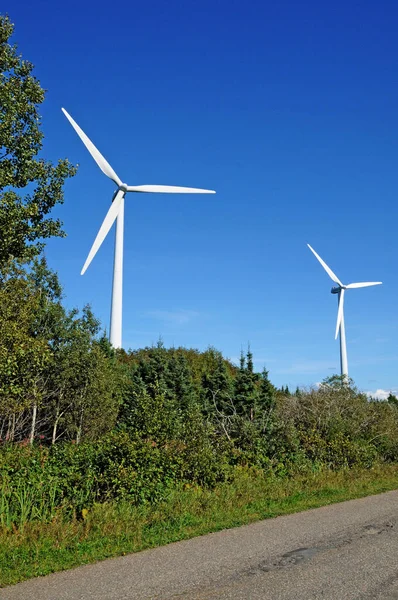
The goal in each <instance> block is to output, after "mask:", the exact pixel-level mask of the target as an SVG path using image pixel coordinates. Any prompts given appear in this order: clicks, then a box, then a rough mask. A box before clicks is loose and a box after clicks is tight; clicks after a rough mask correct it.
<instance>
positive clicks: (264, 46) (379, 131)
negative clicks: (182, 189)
mask: <svg viewBox="0 0 398 600" xmlns="http://www.w3.org/2000/svg"><path fill="white" fill-rule="evenodd" d="M9 15H10V17H11V20H12V21H13V22H14V23H15V26H16V28H15V36H14V39H15V41H16V42H17V43H18V46H19V49H20V51H21V52H22V54H23V55H24V56H25V57H26V58H28V59H29V60H30V61H32V62H33V63H34V64H35V65H36V71H35V73H36V76H37V77H38V78H39V79H40V81H41V83H42V85H43V86H44V87H45V88H46V89H47V90H48V93H47V97H46V101H45V103H44V104H43V107H42V117H43V129H44V132H45V136H46V137H45V145H44V149H43V155H44V156H46V157H47V158H49V159H52V160H56V159H57V158H61V157H68V158H69V159H70V160H71V161H72V162H73V163H79V165H80V168H79V172H78V175H77V176H76V177H75V178H74V179H73V180H71V181H69V182H68V184H67V186H66V195H65V204H64V205H63V206H61V207H59V208H58V209H57V210H56V214H57V216H59V217H60V218H61V219H62V220H63V221H64V224H65V229H66V231H67V233H68V237H67V238H66V239H64V240H53V241H51V242H50V243H49V244H48V246H47V251H46V253H47V257H48V259H49V262H50V265H51V266H52V267H53V268H54V269H55V270H57V271H58V272H59V275H60V278H61V281H62V282H63V284H64V288H65V294H66V300H67V304H68V305H69V306H71V307H72V306H79V307H81V306H83V305H84V304H85V303H87V302H89V303H91V305H92V307H93V309H94V312H95V313H96V314H97V315H98V316H99V317H100V318H101V320H102V322H103V324H104V326H106V327H108V323H109V310H110V293H111V281H112V259H113V243H114V230H112V231H111V233H110V235H109V236H108V238H107V240H106V241H105V243H104V244H103V246H102V247H101V249H100V251H99V252H98V254H97V256H96V257H95V259H94V261H93V262H92V264H91V265H90V267H89V269H88V271H87V273H86V274H85V275H84V277H81V276H80V270H81V267H82V265H83V263H84V261H85V259H86V256H87V253H88V251H89V249H90V247H91V244H92V242H93V240H94V238H95V235H96V233H97V230H98V228H99V226H100V224H101V222H102V220H103V218H104V216H105V214H106V211H107V210H108V207H109V203H110V200H111V197H112V193H113V189H114V186H113V184H112V182H110V181H109V180H108V179H107V178H106V177H105V176H104V175H103V174H102V173H101V172H100V170H99V169H98V167H97V166H96V165H95V163H94V161H93V160H92V159H91V157H90V156H89V154H88V153H87V151H86V149H85V148H84V146H83V144H82V143H81V141H80V140H79V139H78V137H77V135H76V134H75V132H74V131H73V129H72V128H71V126H70V125H69V123H68V122H67V120H66V119H65V117H64V116H63V115H62V113H61V106H64V107H65V108H66V109H67V110H68V111H69V112H70V113H71V115H72V116H73V118H74V119H75V120H76V121H77V122H78V124H79V125H80V126H81V127H82V128H83V130H84V131H85V132H86V133H87V134H88V136H89V137H90V138H91V139H92V140H93V141H94V143H95V144H96V145H97V146H98V148H99V149H100V151H101V152H102V153H103V154H104V155H105V157H106V158H107V159H108V161H109V162H110V163H111V165H112V166H113V167H114V169H115V170H116V172H117V173H118V174H119V176H120V177H121V178H122V180H123V181H127V183H129V184H131V185H133V184H146V183H162V184H170V185H182V186H194V187H207V188H212V189H215V190H217V195H216V196H211V195H210V196H185V195H183V196H177V195H176V196H172V195H158V194H156V195H149V194H148V195H141V194H137V195H133V194H129V195H128V196H127V198H126V216H125V226H126V229H125V255H124V256H125V267H124V315H123V318H124V323H123V344H124V347H126V348H129V347H132V348H137V347H142V346H146V345H150V344H151V343H154V342H156V341H157V339H158V338H159V336H162V338H163V340H164V342H165V344H166V345H167V346H169V345H172V344H174V345H176V346H178V345H184V346H191V347H196V348H199V349H204V348H206V347H207V346H208V345H214V346H215V347H216V348H218V349H220V350H222V351H223V353H224V354H225V355H226V356H227V357H229V358H231V359H232V360H237V358H238V356H239V352H240V349H241V348H242V347H243V348H244V349H245V348H246V346H247V343H248V342H250V344H251V349H252V351H253V353H254V356H255V360H256V367H257V368H258V369H261V368H262V367H263V366H264V365H266V366H267V368H268V369H269V371H270V376H271V379H272V381H273V382H274V383H275V384H276V385H282V384H283V385H286V384H289V386H292V387H294V386H295V385H297V384H298V385H310V384H313V383H315V382H318V381H320V380H321V379H323V378H324V377H325V376H328V375H330V374H331V373H334V372H338V371H339V346H338V341H335V340H334V328H335V320H336V314H337V303H336V297H335V296H332V295H331V294H330V288H331V281H330V280H329V278H328V276H327V275H326V273H325V272H324V271H323V269H322V267H321V266H320V264H319V263H318V262H317V261H316V259H315V257H314V256H313V255H312V254H311V252H310V251H309V250H308V248H307V246H306V244H307V242H308V243H310V244H311V245H312V246H313V247H314V248H315V250H316V251H317V252H318V253H319V254H320V255H321V256H322V258H323V259H324V260H325V261H326V262H327V263H328V264H329V265H330V267H331V268H332V269H333V270H334V271H335V272H336V274H337V275H338V276H339V277H340V279H341V280H342V281H343V282H345V283H349V282H352V281H372V280H373V281H383V285H382V286H377V287H374V288H367V289H359V290H350V291H349V292H348V293H347V295H346V303H345V319H346V332H347V343H348V361H349V370H350V375H351V376H352V377H353V378H354V380H355V382H356V383H357V384H358V385H359V387H361V388H362V389H364V390H372V391H374V390H377V389H379V390H390V389H393V390H396V389H398V373H397V369H396V366H397V360H398V349H397V331H398V318H397V302H396V297H397V291H398V278H397V270H396V257H397V253H398V239H397V235H396V232H397V216H398V214H397V213H398V208H397V207H398V203H397V192H398V169H397V164H398V112H397V106H398V77H397V72H398V70H397V67H398V47H397V41H396V31H397V25H398V6H397V5H396V3H394V2H392V1H391V2H380V3H378V4H376V3H374V2H370V1H361V2H359V1H355V2H354V1H349V2H342V1H341V0H338V1H337V2H333V3H328V4H326V3H323V2H316V1H315V0H314V1H312V0H311V1H308V2H301V3H298V2H296V1H293V0H289V1H282V2H278V3H269V2H260V1H255V2H249V3H242V2H236V1H231V0H229V1H228V2H227V0H218V1H216V0H212V1H211V2H210V0H202V1H201V2H192V1H189V0H188V1H187V0H185V2H182V1H178V2H177V1H174V0H171V1H170V2H167V3H166V2H160V1H159V0H153V1H148V0H147V1H146V2H145V3H144V2H141V3H130V2H127V1H121V0H115V1H114V2H113V3H106V4H105V3H104V4H101V3H99V2H97V1H96V2H93V1H92V0H89V1H86V2H76V0H71V1H70V2H69V3H61V4H60V3H54V2H50V1H48V0H47V1H43V0H42V1H40V0H38V1H36V2H34V3H32V2H27V0H24V1H21V0H16V2H14V3H13V4H12V8H10V9H9Z"/></svg>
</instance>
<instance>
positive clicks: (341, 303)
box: [334, 289, 344, 340]
mask: <svg viewBox="0 0 398 600" xmlns="http://www.w3.org/2000/svg"><path fill="white" fill-rule="evenodd" d="M343 310H344V290H343V289H342V290H340V294H339V308H338V311H337V324H336V335H335V337H334V339H335V340H337V336H338V335H339V329H340V325H341V321H342V319H343V314H344V313H343Z"/></svg>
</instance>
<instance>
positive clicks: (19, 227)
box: [0, 15, 76, 272]
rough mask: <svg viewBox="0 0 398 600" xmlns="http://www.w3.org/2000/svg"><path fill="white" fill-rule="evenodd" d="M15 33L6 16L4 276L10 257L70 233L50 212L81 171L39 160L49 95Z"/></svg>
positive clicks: (1, 72) (1, 135)
mask: <svg viewBox="0 0 398 600" xmlns="http://www.w3.org/2000/svg"><path fill="white" fill-rule="evenodd" d="M13 30H14V26H13V24H12V23H11V22H10V20H9V18H8V17H6V16H1V15H0V231H1V236H0V272H1V270H2V269H3V267H4V265H6V264H7V262H8V261H9V259H10V258H11V259H12V258H15V259H19V260H28V259H32V258H33V257H34V256H38V255H39V254H40V252H41V251H42V249H43V240H44V239H46V238H49V237H51V236H63V235H64V232H63V230H62V224H61V222H60V221H59V220H58V219H54V218H52V217H51V216H49V213H50V212H51V210H52V209H53V208H54V206H55V205H56V204H59V203H62V202H63V185H64V182H65V180H66V179H67V178H68V177H71V176H73V175H74V174H75V172H76V170H75V168H74V167H73V166H72V165H71V164H70V163H69V162H68V161H67V160H59V161H58V163H57V164H56V165H54V164H52V163H51V161H48V160H45V159H44V158H42V157H40V156H39V153H40V151H41V149H42V145H43V133H42V131H41V129H40V126H41V120H40V114H39V107H40V105H41V104H42V102H43V101H44V96H45V93H44V90H43V89H42V87H41V86H40V83H39V81H38V80H37V79H36V77H35V76H34V74H33V70H34V67H33V65H32V64H31V63H30V62H29V61H27V60H24V59H23V58H22V57H21V56H20V55H19V54H18V51H17V47H16V46H15V45H12V44H11V42H10V39H11V37H12V34H13Z"/></svg>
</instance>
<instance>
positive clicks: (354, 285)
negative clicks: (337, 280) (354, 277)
mask: <svg viewBox="0 0 398 600" xmlns="http://www.w3.org/2000/svg"><path fill="white" fill-rule="evenodd" d="M381 284H382V281H365V282H363V283H349V284H348V285H346V286H345V287H346V288H347V289H352V288H361V287H369V286H370V285H381Z"/></svg>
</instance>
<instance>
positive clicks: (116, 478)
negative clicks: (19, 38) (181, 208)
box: [0, 17, 398, 527]
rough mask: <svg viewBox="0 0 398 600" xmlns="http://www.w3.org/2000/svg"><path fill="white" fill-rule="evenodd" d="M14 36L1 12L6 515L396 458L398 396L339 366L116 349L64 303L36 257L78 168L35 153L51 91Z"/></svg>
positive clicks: (0, 477) (0, 320)
mask: <svg viewBox="0 0 398 600" xmlns="http://www.w3.org/2000/svg"><path fill="white" fill-rule="evenodd" d="M12 33H13V25H12V24H11V23H10V21H9V19H8V18H7V17H0V72H1V80H0V115H1V119H0V147H1V152H0V232H1V235H0V489H1V498H2V500H1V503H0V524H1V525H3V526H6V527H10V526H11V525H12V523H15V522H19V520H21V519H31V520H34V519H42V520H45V519H50V518H52V517H53V516H54V514H55V511H57V510H59V509H60V508H62V509H65V511H67V512H68V511H69V513H68V514H74V515H76V514H78V513H79V511H82V510H83V509H86V507H87V506H90V505H92V504H93V503H95V502H105V501H108V500H119V499H129V500H130V501H131V502H133V503H136V504H140V503H146V502H155V501H156V500H158V499H161V498H163V497H164V496H165V495H166V494H167V493H168V492H169V490H171V489H173V488H175V487H176V486H181V485H193V484H195V485H200V486H207V487H211V486H214V485H215V484H217V483H218V482H222V481H226V480H229V479H231V478H232V477H233V473H234V470H235V469H237V468H242V467H252V468H256V469H260V470H263V471H265V472H270V473H274V474H275V475H289V474H291V473H294V472H304V471H306V470H307V471H311V472H316V471H317V469H320V468H330V469H340V468H348V467H352V466H355V465H358V466H363V467H371V466H372V465H374V464H376V463H380V462H394V461H397V459H398V401H397V399H396V398H395V397H394V396H392V395H390V397H389V399H388V401H384V402H381V401H376V400H372V399H369V398H368V397H367V396H366V395H364V394H362V393H361V392H360V391H358V390H357V389H356V388H355V386H354V384H353V383H352V382H348V383H347V382H345V381H342V380H341V378H340V377H337V376H335V377H331V378H329V379H327V380H325V381H324V382H323V383H322V384H321V385H320V386H319V387H318V388H317V389H309V390H296V391H295V392H294V393H291V392H290V391H289V390H288V389H287V388H282V389H276V388H275V387H274V386H273V385H272V383H271V381H270V378H269V374H268V371H267V370H266V368H264V370H263V371H262V372H261V373H257V372H255V370H254V368H253V356H252V353H251V351H250V348H249V349H247V351H246V352H243V353H242V354H241V359H240V364H239V365H234V364H232V363H231V362H230V361H229V360H227V359H226V358H224V357H223V356H222V354H221V353H220V352H219V351H218V350H216V349H215V348H213V347H209V348H208V349H207V350H205V351H198V350H195V349H185V348H166V347H164V345H163V344H162V342H161V341H159V343H158V344H157V345H156V346H154V347H148V348H144V349H140V350H130V351H128V352H126V351H123V350H117V351H116V350H114V349H113V348H112V347H111V345H110V344H109V342H108V340H107V337H106V335H105V333H104V331H103V329H102V328H101V324H100V323H99V322H98V320H97V319H96V317H95V315H94V314H93V312H92V310H91V308H90V307H89V306H85V307H83V308H82V309H81V310H78V309H73V310H71V309H68V308H66V306H65V300H64V298H63V292H62V285H61V283H60V281H59V279H58V276H57V274H56V273H55V272H54V271H53V270H52V269H51V266H50V264H49V263H51V261H48V260H47V259H46V257H45V255H44V251H45V240H46V239H48V238H49V237H51V236H63V235H64V232H63V230H62V224H61V223H60V221H58V220H56V219H53V218H52V217H51V211H52V209H53V208H54V206H55V205H57V204H59V203H62V202H63V199H64V198H63V185H64V182H65V180H66V179H67V178H68V177H71V176H73V175H74V174H75V172H76V169H75V167H73V166H72V165H71V164H70V163H69V162H68V161H67V160H66V159H65V160H60V161H59V162H58V163H57V164H56V165H53V164H52V163H50V162H48V161H46V160H45V159H43V158H41V151H42V145H43V134H42V132H41V130H40V115H39V107H40V105H41V103H42V102H43V100H44V91H43V90H42V88H41V86H40V84H39V82H38V81H37V79H36V78H35V77H34V75H33V65H31V64H30V63H29V62H28V61H25V60H23V59H22V58H21V57H20V56H19V55H18V52H17V49H16V47H14V46H13V45H11V43H10V37H11V35H12ZM21 494H22V496H23V497H24V498H25V499H26V498H28V497H29V498H30V499H31V502H30V503H26V502H25V503H22V502H21V501H20V498H21V497H22V496H21ZM27 506H28V507H29V508H26V507H27ZM23 511H25V512H23ZM22 513H23V514H22Z"/></svg>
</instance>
